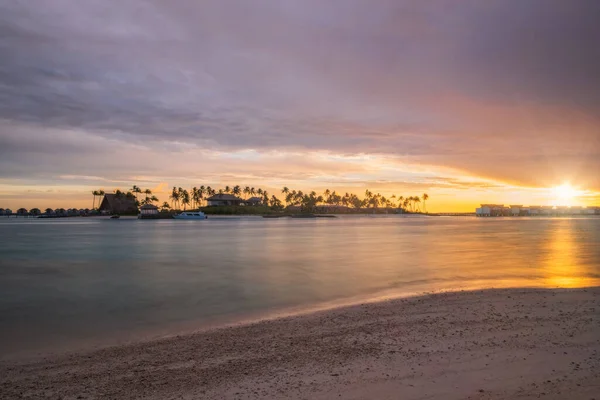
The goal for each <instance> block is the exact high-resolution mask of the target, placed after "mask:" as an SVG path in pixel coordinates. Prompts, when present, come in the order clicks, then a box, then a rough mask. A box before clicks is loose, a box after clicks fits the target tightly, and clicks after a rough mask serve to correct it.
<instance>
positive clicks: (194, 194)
mask: <svg viewBox="0 0 600 400" xmlns="http://www.w3.org/2000/svg"><path fill="white" fill-rule="evenodd" d="M197 202H198V188H197V187H196V186H194V187H193V188H192V208H196V203H197Z"/></svg>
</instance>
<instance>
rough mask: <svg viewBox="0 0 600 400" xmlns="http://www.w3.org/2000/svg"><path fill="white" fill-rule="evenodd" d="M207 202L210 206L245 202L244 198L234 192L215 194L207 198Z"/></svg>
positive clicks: (238, 204) (236, 204)
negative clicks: (233, 193)
mask: <svg viewBox="0 0 600 400" xmlns="http://www.w3.org/2000/svg"><path fill="white" fill-rule="evenodd" d="M206 203H207V204H208V206H209V207H213V206H241V205H243V204H245V202H244V200H242V199H240V198H239V197H237V196H234V195H232V194H227V193H223V194H215V195H214V196H211V197H209V198H208V199H206Z"/></svg>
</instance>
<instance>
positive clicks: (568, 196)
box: [552, 183, 578, 206]
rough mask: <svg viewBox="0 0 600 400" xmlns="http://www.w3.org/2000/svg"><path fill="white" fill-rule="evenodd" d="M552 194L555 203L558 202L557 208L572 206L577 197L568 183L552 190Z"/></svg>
mask: <svg viewBox="0 0 600 400" xmlns="http://www.w3.org/2000/svg"><path fill="white" fill-rule="evenodd" d="M552 193H553V194H554V197H555V201H556V202H558V204H556V205H557V206H570V205H573V202H574V201H575V198H576V197H577V195H578V192H577V190H576V189H574V188H573V187H572V186H571V185H570V184H568V183H564V184H562V185H560V186H556V187H554V188H552Z"/></svg>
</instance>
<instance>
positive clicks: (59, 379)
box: [0, 288, 600, 399]
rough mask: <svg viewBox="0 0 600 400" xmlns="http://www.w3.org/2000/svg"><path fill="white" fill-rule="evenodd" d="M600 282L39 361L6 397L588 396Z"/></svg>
mask: <svg viewBox="0 0 600 400" xmlns="http://www.w3.org/2000/svg"><path fill="white" fill-rule="evenodd" d="M599 310H600V288H587V289H569V290H567V289H556V290H535V289H503V290H483V291H473V292H456V293H442V294H435V295H428V296H421V297H413V298H408V299H398V300H389V301H383V302H379V303H371V304H362V305H356V306H350V307H342V308H338V309H334V310H330V311H321V312H315V313H312V314H308V315H302V316H294V317H285V318H280V319H275V320H269V321H262V322H258V323H253V324H248V325H241V326H234V327H229V328H221V329H215V330H211V331H207V332H200V333H195V334H188V335H182V336H176V337H170V338H166V339H161V340H155V341H150V342H143V343H137V344H129V345H125V346H118V347H110V348H106V349H101V350H94V351H91V352H81V353H77V354H71V355H63V356H51V357H48V358H44V359H39V360H34V361H32V360H29V361H22V362H20V363H19V362H14V361H13V362H8V361H4V362H2V363H0V394H1V397H2V398H83V399H91V398H152V399H171V398H204V399H222V398H239V399H257V398H271V399H279V398H299V399H300V398H310V399H330V398H344V399H348V398H352V399H395V398H398V396H399V395H402V396H401V398H403V399H417V398H433V399H465V398H472V399H506V398H516V397H518V398H538V397H540V396H543V398H546V399H548V398H550V399H575V398H577V399H591V398H594V397H596V398H597V396H598V393H599V392H600V391H599V389H600V313H599V312H598V311H599Z"/></svg>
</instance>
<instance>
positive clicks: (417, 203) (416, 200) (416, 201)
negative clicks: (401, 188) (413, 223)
mask: <svg viewBox="0 0 600 400" xmlns="http://www.w3.org/2000/svg"><path fill="white" fill-rule="evenodd" d="M413 201H414V202H415V205H416V210H417V211H418V212H421V210H420V209H419V204H420V203H421V199H420V198H419V196H415V197H414V199H413Z"/></svg>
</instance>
